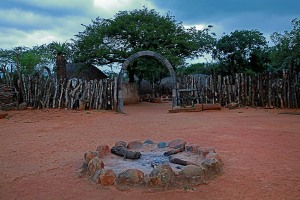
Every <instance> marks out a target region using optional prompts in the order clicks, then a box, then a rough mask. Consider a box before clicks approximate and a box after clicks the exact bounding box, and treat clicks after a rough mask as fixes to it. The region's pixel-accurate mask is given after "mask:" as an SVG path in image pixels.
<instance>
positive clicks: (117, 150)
mask: <svg viewBox="0 0 300 200" xmlns="http://www.w3.org/2000/svg"><path fill="white" fill-rule="evenodd" d="M110 151H111V153H113V154H115V155H118V156H122V157H124V158H129V159H140V158H141V156H142V154H141V152H138V151H129V150H128V149H127V148H125V147H123V146H117V147H116V146H115V147H112V148H111V149H110Z"/></svg>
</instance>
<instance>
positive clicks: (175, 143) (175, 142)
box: [169, 139, 186, 149]
mask: <svg viewBox="0 0 300 200" xmlns="http://www.w3.org/2000/svg"><path fill="white" fill-rule="evenodd" d="M185 145H186V141H184V140H181V139H176V140H173V141H171V142H170V143H169V147H170V148H174V149H180V148H183V149H184V147H185Z"/></svg>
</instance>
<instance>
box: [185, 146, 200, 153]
mask: <svg viewBox="0 0 300 200" xmlns="http://www.w3.org/2000/svg"><path fill="white" fill-rule="evenodd" d="M199 148H200V145H197V144H187V145H185V150H186V151H189V152H192V153H198V150H199Z"/></svg>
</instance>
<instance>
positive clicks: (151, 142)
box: [144, 139, 154, 144]
mask: <svg viewBox="0 0 300 200" xmlns="http://www.w3.org/2000/svg"><path fill="white" fill-rule="evenodd" d="M144 144H154V142H153V141H152V140H149V139H148V140H145V142H144Z"/></svg>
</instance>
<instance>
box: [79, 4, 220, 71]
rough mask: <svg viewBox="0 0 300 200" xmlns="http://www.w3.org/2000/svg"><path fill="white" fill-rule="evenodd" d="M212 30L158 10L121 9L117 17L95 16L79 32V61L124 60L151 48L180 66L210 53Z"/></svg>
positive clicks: (102, 61)
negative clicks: (194, 25)
mask: <svg viewBox="0 0 300 200" xmlns="http://www.w3.org/2000/svg"><path fill="white" fill-rule="evenodd" d="M209 31H210V30H209V29H205V30H202V31H199V30H196V29H195V28H194V27H193V28H190V29H186V28H185V27H184V26H183V25H182V23H177V22H176V20H175V19H174V16H171V15H170V14H167V15H165V16H161V15H160V14H159V13H158V12H156V11H155V10H152V9H151V10H149V9H147V8H143V9H140V10H137V9H135V10H132V11H120V12H118V13H117V14H116V15H115V17H114V19H102V18H96V19H95V20H93V21H92V24H91V25H88V26H85V30H84V31H83V32H80V33H79V34H78V35H76V40H74V43H75V58H76V60H77V61H81V62H82V61H83V62H90V63H93V64H96V65H106V64H110V63H122V62H124V61H125V59H126V58H127V57H129V56H130V55H132V54H134V53H136V52H138V51H142V50H152V51H155V52H157V53H160V54H161V55H163V56H164V57H166V58H167V59H168V60H169V61H170V62H171V64H172V65H173V66H180V65H182V64H183V63H184V60H185V59H186V58H188V57H198V56H201V55H202V54H203V53H205V52H208V51H209V50H210V49H211V48H212V46H213V42H214V38H213V36H212V35H211V34H210V33H209Z"/></svg>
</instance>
